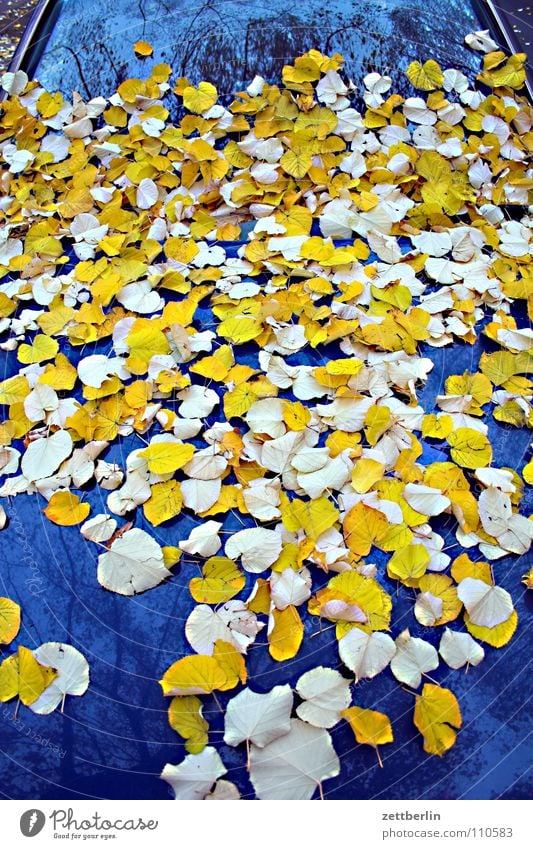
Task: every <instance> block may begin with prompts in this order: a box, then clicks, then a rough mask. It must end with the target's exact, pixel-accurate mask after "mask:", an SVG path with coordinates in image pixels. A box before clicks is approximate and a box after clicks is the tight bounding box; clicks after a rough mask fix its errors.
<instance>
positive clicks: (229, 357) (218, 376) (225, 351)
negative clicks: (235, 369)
mask: <svg viewBox="0 0 533 849" xmlns="http://www.w3.org/2000/svg"><path fill="white" fill-rule="evenodd" d="M234 364H235V357H234V356H233V351H232V349H231V347H230V346H229V345H221V346H220V348H219V349H218V350H217V351H215V353H214V354H213V355H212V356H210V357H203V358H202V359H201V360H198V362H196V363H194V365H192V366H191V367H190V369H189V371H192V372H193V374H200V375H202V377H207V378H208V379H209V380H216V381H221V380H224V379H225V378H226V376H227V374H228V372H229V370H230V369H231V367H232V366H233V365H234Z"/></svg>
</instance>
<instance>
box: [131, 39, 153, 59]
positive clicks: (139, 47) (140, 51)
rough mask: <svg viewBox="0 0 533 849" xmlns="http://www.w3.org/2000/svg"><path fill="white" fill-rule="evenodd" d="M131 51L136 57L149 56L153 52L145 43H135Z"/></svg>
mask: <svg viewBox="0 0 533 849" xmlns="http://www.w3.org/2000/svg"><path fill="white" fill-rule="evenodd" d="M133 49H134V51H135V53H136V54H137V56H151V55H152V54H153V52H154V48H153V47H152V45H151V44H149V43H148V42H147V41H136V42H135V44H134V45H133Z"/></svg>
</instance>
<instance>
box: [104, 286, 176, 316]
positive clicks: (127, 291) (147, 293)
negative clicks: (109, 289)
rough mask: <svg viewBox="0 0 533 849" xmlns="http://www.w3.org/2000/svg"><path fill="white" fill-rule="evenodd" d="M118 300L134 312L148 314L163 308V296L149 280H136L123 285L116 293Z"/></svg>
mask: <svg viewBox="0 0 533 849" xmlns="http://www.w3.org/2000/svg"><path fill="white" fill-rule="evenodd" d="M116 298H117V301H119V303H121V304H122V306H124V307H126V309H128V310H132V312H137V313H140V315H148V314H150V313H154V312H157V311H158V310H161V309H163V307H164V305H165V302H164V300H163V298H162V297H161V296H160V295H159V293H158V292H156V290H155V289H152V287H151V285H150V283H149V282H148V280H136V281H135V283H128V284H127V285H126V286H123V287H122V289H120V291H119V292H117V295H116Z"/></svg>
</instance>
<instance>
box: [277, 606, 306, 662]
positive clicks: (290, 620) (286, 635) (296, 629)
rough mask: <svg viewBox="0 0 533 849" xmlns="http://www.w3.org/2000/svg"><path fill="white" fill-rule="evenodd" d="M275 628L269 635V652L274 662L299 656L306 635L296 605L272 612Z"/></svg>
mask: <svg viewBox="0 0 533 849" xmlns="http://www.w3.org/2000/svg"><path fill="white" fill-rule="evenodd" d="M272 619H273V623H274V624H273V628H272V630H271V631H270V633H269V635H268V643H269V649H268V650H269V652H270V656H271V657H273V658H274V660H277V661H282V660H290V659H291V657H294V656H295V655H297V654H298V651H299V649H300V646H301V644H302V639H303V635H304V626H303V623H302V620H301V619H300V614H299V613H298V610H297V609H296V607H294V605H292V604H289V606H288V607H286V608H285V610H273V611H272Z"/></svg>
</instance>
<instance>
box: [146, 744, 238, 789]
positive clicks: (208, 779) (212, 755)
mask: <svg viewBox="0 0 533 849" xmlns="http://www.w3.org/2000/svg"><path fill="white" fill-rule="evenodd" d="M226 772H227V770H226V767H225V766H224V764H223V763H222V760H221V759H220V755H219V754H218V752H217V750H216V749H214V748H213V747H212V746H207V747H206V748H205V749H204V750H203V752H200V754H199V755H187V757H186V758H185V759H184V760H182V762H181V763H179V764H165V767H164V769H163V772H162V773H161V778H162V779H163V780H164V781H168V783H169V784H170V786H171V787H172V789H173V790H174V796H175V798H176V799H203V798H204V796H205V795H206V794H207V793H209V791H210V790H211V787H212V786H213V784H214V783H215V781H216V780H217V778H220V776H221V775H225V774H226Z"/></svg>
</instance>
